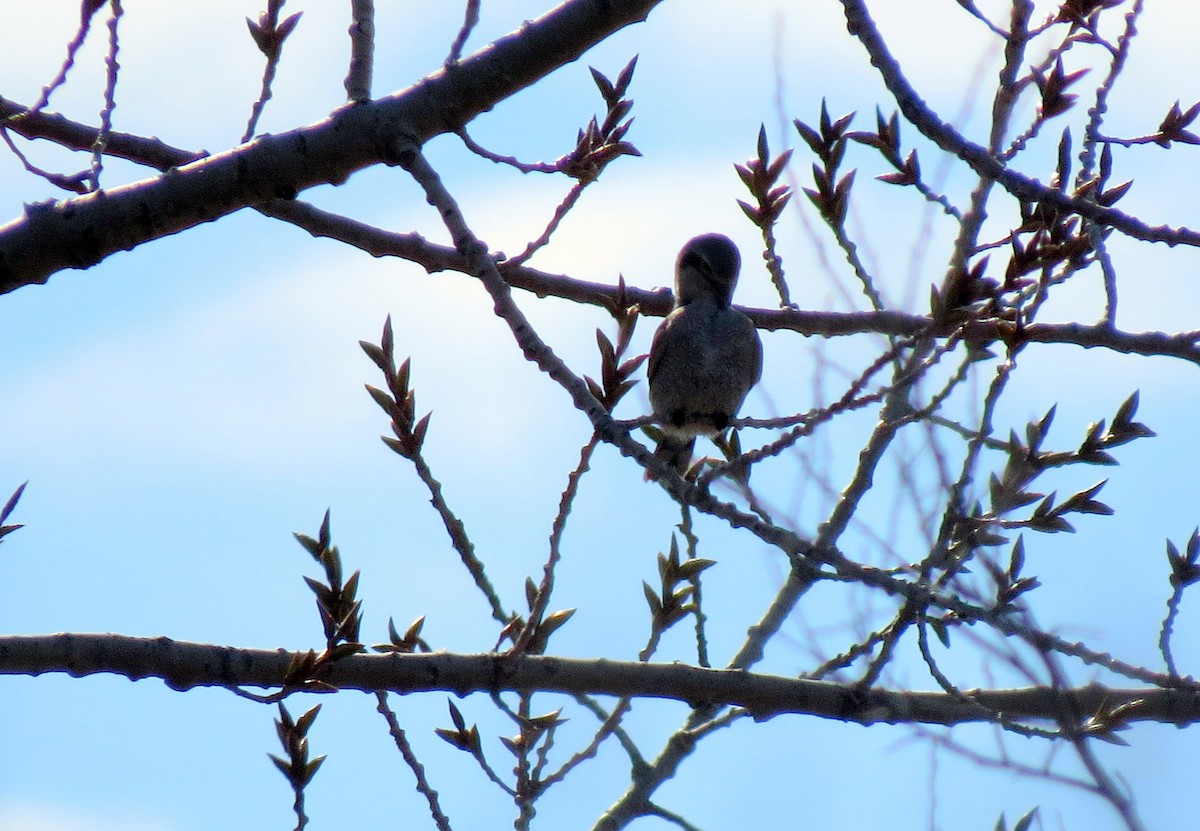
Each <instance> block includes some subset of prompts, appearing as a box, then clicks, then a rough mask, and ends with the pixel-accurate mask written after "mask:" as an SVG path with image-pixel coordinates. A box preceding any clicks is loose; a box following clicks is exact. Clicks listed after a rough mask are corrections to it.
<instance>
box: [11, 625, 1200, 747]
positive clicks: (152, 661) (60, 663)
mask: <svg viewBox="0 0 1200 831" xmlns="http://www.w3.org/2000/svg"><path fill="white" fill-rule="evenodd" d="M295 657H296V653H292V652H288V651H286V650H282V649H278V650H265V649H238V648H235V647H229V646H214V645H210V644H199V643H187V642H183V641H174V640H171V639H170V638H133V637H126V636H123V635H91V634H58V635H32V636H9V637H2V638H0V674H5V675H41V674H43V673H47V672H66V673H68V674H70V675H71V676H73V677H76V678H78V677H82V676H87V675H96V674H102V673H109V674H114V675H121V676H124V677H126V678H128V679H130V680H131V681H136V680H140V679H143V678H159V679H161V680H162V681H163V682H164V683H165V684H166V685H167V686H169V687H170V688H172V689H174V690H181V691H182V690H189V689H193V688H196V687H225V688H230V689H232V688H235V687H260V688H265V689H281V688H282V687H283V682H284V676H285V674H286V673H287V671H288V667H289V666H291V664H292V661H293V659H294V658H295ZM318 680H320V681H322V682H323V683H324V684H328V685H330V686H332V687H336V688H337V689H344V690H361V691H364V692H375V691H380V690H387V691H390V692H396V693H417V692H437V691H441V692H451V693H454V694H455V695H459V696H463V695H469V694H471V693H495V692H520V693H528V692H535V691H537V692H552V693H562V694H565V695H581V694H587V695H609V696H630V697H635V698H663V699H672V700H675V701H680V702H683V703H685V704H687V705H688V706H690V707H693V708H695V707H700V706H709V705H730V706H735V707H742V708H744V709H745V710H747V711H748V712H749V713H750V714H751V715H752V716H753V717H755V718H758V719H763V718H770V717H772V716H777V715H781V714H785V713H793V714H800V715H811V716H817V717H820V718H828V719H836V720H839V721H848V722H855V723H859V724H877V723H888V724H914V723H920V724H941V725H951V724H962V723H966V722H978V721H987V720H989V718H988V711H990V712H992V713H1002V714H1003V715H1004V717H1005V718H1006V719H1007V720H1009V721H1015V720H1046V721H1051V722H1056V721H1057V720H1058V719H1059V718H1060V717H1061V715H1062V713H1064V712H1076V713H1080V714H1081V715H1082V717H1087V716H1091V715H1094V714H1097V713H1103V712H1108V713H1111V712H1113V711H1114V710H1118V709H1119V710H1120V719H1121V723H1125V722H1134V721H1154V722H1160V723H1167V724H1175V725H1180V726H1182V725H1186V724H1191V723H1194V722H1196V721H1200V698H1197V696H1196V695H1194V694H1193V693H1190V692H1186V691H1181V690H1163V689H1154V688H1148V689H1111V688H1107V687H1104V686H1102V685H1099V684H1091V685H1088V686H1086V687H1079V688H1075V689H1071V690H1065V691H1060V690H1054V689H1051V688H1046V687H1031V688H1025V689H1011V690H976V691H968V693H967V694H968V695H969V696H970V698H971V699H972V701H963V700H961V699H959V698H957V697H955V696H952V695H948V694H946V693H941V692H897V691H887V690H879V689H872V690H867V691H861V690H858V689H857V688H856V687H855V686H854V685H842V684H835V683H831V682H827V681H807V680H801V679H796V678H784V677H781V676H776V675H763V674H757V673H749V672H739V671H730V670H720V669H703V668H699V667H692V666H687V665H684V664H678V663H672V664H645V663H640V662H630V661H609V660H604V659H595V660H582V659H575V658H555V657H550V656H540V655H528V656H522V657H506V656H504V655H498V654H485V655H456V654H449V653H437V654H423V655H367V654H360V655H352V656H350V657H348V658H343V659H341V660H339V661H336V662H334V663H333V664H330V665H328V666H327V668H326V670H325V671H323V672H322V673H321V674H320V676H319V677H318ZM972 702H973V703H972Z"/></svg>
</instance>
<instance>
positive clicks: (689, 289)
mask: <svg viewBox="0 0 1200 831" xmlns="http://www.w3.org/2000/svg"><path fill="white" fill-rule="evenodd" d="M741 266H742V257H741V255H740V254H738V250H737V246H736V245H734V244H733V241H732V240H731V239H729V237H726V236H723V235H721V234H704V235H703V236H699V237H696V238H695V239H692V240H689V241H688V244H687V245H685V246H683V250H682V251H680V252H679V259H677V260H676V261H675V302H676V304H678V305H680V306H685V305H687V304H688V303H691V302H692V301H693V300H699V299H701V298H704V299H708V300H712V301H713V302H714V303H716V304H717V305H718V306H721V307H724V306H728V305H729V304H730V302H731V301H732V299H733V287H734V286H735V285H737V278H738V270H739V269H740V268H741Z"/></svg>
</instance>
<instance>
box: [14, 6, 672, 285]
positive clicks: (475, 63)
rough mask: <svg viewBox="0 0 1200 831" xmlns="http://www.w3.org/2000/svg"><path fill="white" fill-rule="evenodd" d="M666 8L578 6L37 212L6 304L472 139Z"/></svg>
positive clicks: (28, 219)
mask: <svg viewBox="0 0 1200 831" xmlns="http://www.w3.org/2000/svg"><path fill="white" fill-rule="evenodd" d="M658 2H659V0H608V2H605V3H596V2H592V0H571V2H567V3H564V4H563V5H561V6H559V7H558V8H556V9H554V10H552V11H550V12H549V13H547V14H546V15H544V16H542V17H541V18H538V19H537V20H535V21H532V22H529V23H527V24H525V25H524V26H522V27H521V28H520V29H519V30H518V31H516V32H514V33H512V34H510V35H508V36H506V37H504V38H501V39H500V40H498V41H496V42H495V43H493V44H491V45H490V46H487V47H485V48H484V49H481V50H479V51H478V52H476V53H475V54H474V55H472V56H471V57H469V58H467V59H466V60H463V61H462V62H461V63H459V64H457V65H455V66H453V67H451V68H448V69H441V70H438V71H437V72H434V73H433V74H432V75H429V76H427V77H425V78H424V79H422V80H421V81H420V82H418V83H416V84H415V85H413V86H411V87H409V88H408V89H406V90H403V91H401V92H398V93H396V94H394V95H391V96H388V97H385V98H380V99H378V100H375V101H371V102H367V103H352V104H348V105H346V106H344V107H341V108H339V109H337V110H335V111H334V112H333V113H332V114H330V116H329V117H328V118H326V119H325V120H323V121H320V122H318V123H316V124H311V125H309V126H307V127H301V128H298V129H296V130H292V131H290V132H287V133H282V134H279V135H269V136H261V137H259V138H257V139H255V140H254V141H252V142H249V143H247V144H242V145H239V146H237V147H235V148H233V149H231V150H227V151H225V152H223V153H218V154H216V155H213V156H208V157H205V158H202V159H199V160H197V161H193V162H190V163H187V164H184V165H182V166H181V167H177V168H173V169H170V170H168V171H166V172H165V173H163V174H162V175H161V176H157V177H155V178H153V179H147V180H144V181H141V182H135V183H133V184H129V185H124V186H122V187H117V188H113V189H112V190H109V191H103V192H99V193H92V194H87V195H86V196H81V197H77V198H73V199H66V200H62V201H58V202H46V203H42V204H38V205H30V206H28V207H27V208H26V210H25V215H24V216H23V217H21V218H19V219H16V220H14V221H13V222H10V223H9V224H8V225H5V226H3V227H0V293H5V292H9V291H13V290H14V289H17V288H19V287H21V286H25V285H30V284H34V283H45V282H46V280H48V279H49V277H50V276H51V275H52V274H54V273H56V272H58V271H61V270H62V269H66V268H88V267H89V266H92V265H95V264H96V263H98V262H100V261H101V260H103V259H104V258H106V257H108V256H109V255H111V254H114V253H116V252H117V251H127V250H130V249H132V248H135V247H136V246H138V245H141V244H142V243H145V242H148V241H150V240H153V239H158V238H159V237H164V236H168V235H170V234H175V233H179V232H180V231H184V230H186V229H188V228H191V227H194V226H196V225H199V224H200V223H203V222H211V221H212V220H215V219H218V218H220V217H222V216H225V215H227V214H230V213H233V212H234V211H237V210H240V209H241V208H246V207H253V206H256V205H261V204H264V203H266V202H269V201H270V200H272V199H276V198H284V199H291V198H293V197H295V195H296V194H297V193H300V192H301V191H303V190H305V189H307V188H310V187H313V186H315V185H322V184H336V183H340V182H344V181H345V180H346V178H347V177H349V176H350V174H352V173H354V172H355V171H357V170H362V169H363V168H366V167H370V166H372V165H376V164H389V165H390V164H395V163H396V154H397V153H398V152H399V151H400V150H402V149H405V148H408V147H411V146H412V145H413V144H417V145H420V144H423V143H424V142H426V141H428V140H429V139H430V138H432V137H434V136H436V135H439V134H441V133H448V132H454V131H456V130H458V129H460V128H461V127H462V126H463V125H464V124H466V123H468V122H469V121H470V120H471V119H473V118H474V117H475V116H477V115H478V114H480V113H481V112H484V111H486V110H489V109H491V108H492V107H494V106H495V105H496V104H497V103H499V102H500V101H502V100H504V99H505V98H508V97H509V96H511V95H513V94H514V93H516V92H519V91H520V90H522V89H524V88H525V87H527V86H529V85H531V84H533V83H534V82H536V81H538V80H539V79H541V78H542V77H544V76H545V75H547V74H549V73H550V72H552V71H553V70H555V69H557V68H558V67H560V66H562V65H563V64H566V63H569V62H571V61H573V60H575V59H577V58H578V57H580V56H581V55H582V54H583V53H584V52H585V51H587V49H589V48H590V47H592V46H593V45H595V44H596V43H599V42H600V41H602V40H603V39H605V38H606V37H608V36H609V35H611V34H612V33H613V32H615V31H617V30H618V29H621V28H623V27H624V26H627V25H629V24H631V23H635V22H638V21H640V20H644V19H645V17H646V15H647V14H649V12H650V10H651V9H652V8H653V7H654V6H655V5H657V3H658ZM20 118H21V116H20V115H17V116H15V117H14V118H13V119H12V121H10V124H9V126H15V125H19V123H20ZM13 122H15V125H14V123H13Z"/></svg>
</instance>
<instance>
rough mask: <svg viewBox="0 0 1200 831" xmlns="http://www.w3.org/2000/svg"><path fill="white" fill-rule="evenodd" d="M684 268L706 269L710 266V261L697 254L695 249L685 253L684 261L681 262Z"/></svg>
mask: <svg viewBox="0 0 1200 831" xmlns="http://www.w3.org/2000/svg"><path fill="white" fill-rule="evenodd" d="M680 265H681V266H683V267H684V268H695V269H705V268H708V262H707V261H706V260H705V259H704V258H703V257H701V256H700V255H699V254H697V253H696V252H695V251H689V252H687V253H686V254H684V255H683V261H682V262H681V263H680Z"/></svg>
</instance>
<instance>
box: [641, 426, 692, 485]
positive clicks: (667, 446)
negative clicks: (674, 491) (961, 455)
mask: <svg viewBox="0 0 1200 831" xmlns="http://www.w3.org/2000/svg"><path fill="white" fill-rule="evenodd" d="M695 447H696V439H695V438H691V439H687V440H686V441H685V440H684V439H678V438H675V437H674V436H663V437H662V439H661V440H660V441H659V442H658V447H656V448H654V457H655V458H656V459H660V460H662V461H664V462H666V463H667V464H669V465H670V466H671V467H673V468H675V469H676V470H677V471H679V475H680V476H683V475H684V474H685V473H687V469H688V466H689V465H690V464H691V462H692V450H694V449H695ZM653 478H654V477H652V476H651V475H650V472H649V471H646V479H647V481H649V480H650V479H653Z"/></svg>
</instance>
